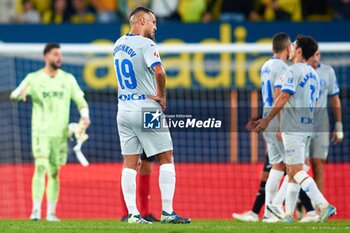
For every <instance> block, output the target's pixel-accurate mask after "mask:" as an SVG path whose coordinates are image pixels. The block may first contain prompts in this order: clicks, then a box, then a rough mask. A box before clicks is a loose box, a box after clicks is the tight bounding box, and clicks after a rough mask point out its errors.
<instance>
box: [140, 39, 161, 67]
mask: <svg viewBox="0 0 350 233" xmlns="http://www.w3.org/2000/svg"><path fill="white" fill-rule="evenodd" d="M143 56H144V59H145V61H146V64H147V67H149V68H153V67H154V66H156V65H160V64H162V62H161V60H160V56H159V52H158V49H157V47H156V45H155V44H154V43H148V44H147V45H146V46H145V48H144V53H143Z"/></svg>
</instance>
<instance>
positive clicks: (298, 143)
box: [282, 133, 311, 165]
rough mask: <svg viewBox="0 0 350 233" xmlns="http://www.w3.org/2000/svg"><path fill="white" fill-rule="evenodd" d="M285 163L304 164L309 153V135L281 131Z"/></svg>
mask: <svg viewBox="0 0 350 233" xmlns="http://www.w3.org/2000/svg"><path fill="white" fill-rule="evenodd" d="M282 140H283V145H284V151H285V155H286V160H285V162H286V164H287V165H294V164H304V163H305V159H306V158H307V157H308V155H309V147H310V141H311V136H308V135H303V134H301V133H282Z"/></svg>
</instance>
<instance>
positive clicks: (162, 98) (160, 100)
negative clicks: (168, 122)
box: [148, 95, 166, 112]
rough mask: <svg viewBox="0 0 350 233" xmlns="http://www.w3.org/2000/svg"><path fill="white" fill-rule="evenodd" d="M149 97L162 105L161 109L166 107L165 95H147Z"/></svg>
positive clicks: (163, 109)
mask: <svg viewBox="0 0 350 233" xmlns="http://www.w3.org/2000/svg"><path fill="white" fill-rule="evenodd" d="M148 98H149V99H152V100H155V101H157V102H158V103H159V105H160V106H161V107H162V111H163V112H164V111H165V109H166V97H165V96H157V95H155V96H148Z"/></svg>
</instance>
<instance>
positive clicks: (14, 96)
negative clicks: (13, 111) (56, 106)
mask: <svg viewBox="0 0 350 233" xmlns="http://www.w3.org/2000/svg"><path fill="white" fill-rule="evenodd" d="M31 79H32V74H28V75H27V76H26V77H25V78H24V79H23V80H22V82H21V83H20V84H19V85H18V87H17V88H16V89H15V90H13V91H12V92H11V94H10V99H12V100H18V101H20V100H22V96H21V92H22V90H23V88H25V87H27V89H26V95H29V96H30V95H32V87H31V85H30V80H31Z"/></svg>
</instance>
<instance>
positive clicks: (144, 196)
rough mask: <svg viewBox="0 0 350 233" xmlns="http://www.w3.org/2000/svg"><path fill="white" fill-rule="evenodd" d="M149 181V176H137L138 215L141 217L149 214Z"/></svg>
mask: <svg viewBox="0 0 350 233" xmlns="http://www.w3.org/2000/svg"><path fill="white" fill-rule="evenodd" d="M150 181H151V175H139V183H138V189H137V190H138V197H139V200H140V213H141V216H143V217H144V216H147V215H148V214H149V205H148V204H149V200H150V198H151V197H150Z"/></svg>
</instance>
